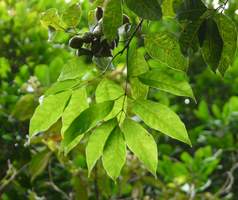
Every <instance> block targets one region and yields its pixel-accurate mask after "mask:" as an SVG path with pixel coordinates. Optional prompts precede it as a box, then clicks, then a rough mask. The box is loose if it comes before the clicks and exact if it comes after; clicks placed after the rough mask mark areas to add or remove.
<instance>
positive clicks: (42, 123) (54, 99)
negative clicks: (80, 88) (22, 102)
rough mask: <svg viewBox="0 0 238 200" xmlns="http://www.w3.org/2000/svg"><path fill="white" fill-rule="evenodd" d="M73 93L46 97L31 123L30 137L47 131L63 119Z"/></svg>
mask: <svg viewBox="0 0 238 200" xmlns="http://www.w3.org/2000/svg"><path fill="white" fill-rule="evenodd" d="M70 95H71V92H62V93H59V94H56V95H50V96H48V97H45V98H44V100H43V102H42V104H40V105H39V106H38V107H37V108H36V110H35V113H34V115H33V117H32V118H31V121H30V130H29V132H30V137H33V136H35V135H36V134H37V133H39V132H42V131H46V130H47V129H49V128H50V126H52V125H53V124H54V123H55V122H57V120H58V119H59V118H60V117H61V115H62V113H63V111H64V109H65V106H66V104H67V102H68V100H69V98H70Z"/></svg>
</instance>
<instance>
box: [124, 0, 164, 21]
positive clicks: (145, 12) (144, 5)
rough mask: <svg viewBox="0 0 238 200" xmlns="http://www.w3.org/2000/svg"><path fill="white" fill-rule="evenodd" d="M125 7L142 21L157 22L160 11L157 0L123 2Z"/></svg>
mask: <svg viewBox="0 0 238 200" xmlns="http://www.w3.org/2000/svg"><path fill="white" fill-rule="evenodd" d="M125 2H126V5H127V7H128V8H129V9H130V10H132V11H133V12H134V13H135V14H137V15H138V16H139V17H141V18H143V19H148V20H159V19H160V18H161V17H162V11H161V7H160V4H159V1H157V0H125Z"/></svg>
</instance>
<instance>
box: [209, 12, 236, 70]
mask: <svg viewBox="0 0 238 200" xmlns="http://www.w3.org/2000/svg"><path fill="white" fill-rule="evenodd" d="M213 19H214V20H215V22H216V24H217V26H218V30H219V33H220V36H221V38H222V40H223V49H222V54H221V59H220V62H219V66H218V71H219V72H220V73H221V74H222V75H224V74H225V72H226V70H227V69H228V68H229V66H231V65H232V64H233V62H234V58H235V54H236V50H237V30H236V25H235V24H234V22H233V21H232V20H231V19H230V18H229V17H227V16H225V15H223V14H217V15H215V16H214V18H213Z"/></svg>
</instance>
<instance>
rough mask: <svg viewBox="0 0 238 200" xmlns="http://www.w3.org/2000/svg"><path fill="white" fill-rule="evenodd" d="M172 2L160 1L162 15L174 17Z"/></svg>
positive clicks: (169, 0)
mask: <svg viewBox="0 0 238 200" xmlns="http://www.w3.org/2000/svg"><path fill="white" fill-rule="evenodd" d="M173 3H174V0H163V3H162V13H163V17H175V13H174V6H173Z"/></svg>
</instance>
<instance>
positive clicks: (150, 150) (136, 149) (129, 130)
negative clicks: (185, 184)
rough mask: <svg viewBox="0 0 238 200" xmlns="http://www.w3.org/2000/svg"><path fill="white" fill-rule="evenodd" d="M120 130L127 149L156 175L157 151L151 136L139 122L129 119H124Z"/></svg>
mask: <svg viewBox="0 0 238 200" xmlns="http://www.w3.org/2000/svg"><path fill="white" fill-rule="evenodd" d="M122 131H123V133H124V136H125V140H126V144H127V146H128V147H129V149H130V150H131V151H132V152H133V153H134V154H135V155H136V156H137V157H138V158H139V159H140V160H141V161H142V162H143V163H144V165H145V166H146V168H147V169H148V170H149V171H150V172H151V173H152V174H154V176H156V169H157V164H158V152H157V145H156V142H155V140H154V138H153V136H152V135H150V134H149V133H148V132H147V131H146V129H144V128H143V127H142V126H141V125H140V124H138V123H136V122H134V121H132V120H130V119H126V120H125V121H124V123H123V125H122Z"/></svg>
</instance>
